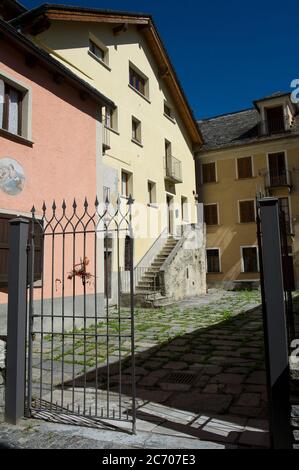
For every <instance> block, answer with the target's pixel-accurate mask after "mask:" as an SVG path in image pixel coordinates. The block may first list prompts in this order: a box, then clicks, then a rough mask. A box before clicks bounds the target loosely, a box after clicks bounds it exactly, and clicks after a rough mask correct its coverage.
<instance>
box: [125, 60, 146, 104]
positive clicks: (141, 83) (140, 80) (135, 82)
mask: <svg viewBox="0 0 299 470" xmlns="http://www.w3.org/2000/svg"><path fill="white" fill-rule="evenodd" d="M129 83H130V85H131V87H133V88H134V89H135V90H136V91H138V92H139V93H141V94H142V95H143V96H145V97H148V95H149V93H148V79H147V78H145V77H144V76H142V75H141V74H140V73H139V72H137V71H136V70H135V69H134V68H133V67H131V66H130V68H129Z"/></svg>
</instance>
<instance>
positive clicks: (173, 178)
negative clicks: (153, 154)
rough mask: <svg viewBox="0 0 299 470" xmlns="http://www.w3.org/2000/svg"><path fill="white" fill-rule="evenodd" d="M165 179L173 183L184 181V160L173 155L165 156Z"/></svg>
mask: <svg viewBox="0 0 299 470" xmlns="http://www.w3.org/2000/svg"><path fill="white" fill-rule="evenodd" d="M164 158H165V160H164V161H165V179H167V180H168V181H170V182H172V183H182V182H183V178H182V162H181V161H180V160H178V159H177V158H175V157H173V156H172V155H166V156H165V157H164Z"/></svg>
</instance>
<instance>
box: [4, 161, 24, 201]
mask: <svg viewBox="0 0 299 470" xmlns="http://www.w3.org/2000/svg"><path fill="white" fill-rule="evenodd" d="M24 184H25V173H24V170H23V168H22V167H21V165H20V164H19V163H18V162H17V161H16V160H13V159H12V158H0V190H1V191H3V192H5V193H6V194H9V195H10V196H16V195H17V194H19V193H20V192H22V191H23V188H24Z"/></svg>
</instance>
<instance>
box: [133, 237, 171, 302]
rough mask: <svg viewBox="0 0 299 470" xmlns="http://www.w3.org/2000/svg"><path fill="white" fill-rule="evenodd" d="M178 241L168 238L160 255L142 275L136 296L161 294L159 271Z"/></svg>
mask: <svg viewBox="0 0 299 470" xmlns="http://www.w3.org/2000/svg"><path fill="white" fill-rule="evenodd" d="M177 243H178V241H177V240H175V239H174V238H173V237H168V239H167V241H166V243H165V245H164V246H163V248H162V250H161V251H160V253H159V254H158V255H157V256H156V258H155V259H154V261H153V262H152V264H151V265H150V266H149V267H148V269H146V271H145V272H144V273H143V275H142V277H141V279H140V281H139V282H138V284H137V286H136V288H135V292H136V294H157V293H161V289H160V287H159V282H158V274H159V271H160V269H161V267H162V265H163V264H164V262H165V261H166V260H167V258H168V257H169V255H170V254H171V252H172V251H173V249H174V248H175V246H176V245H177Z"/></svg>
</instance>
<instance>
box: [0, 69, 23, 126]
mask: <svg viewBox="0 0 299 470" xmlns="http://www.w3.org/2000/svg"><path fill="white" fill-rule="evenodd" d="M23 98H24V93H23V92H21V91H20V90H17V89H16V88H14V87H13V86H11V85H10V84H8V83H6V82H4V81H3V80H1V78H0V128H2V129H5V130H6V131H9V132H11V133H12V134H17V135H22V108H23V106H22V104H23Z"/></svg>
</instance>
